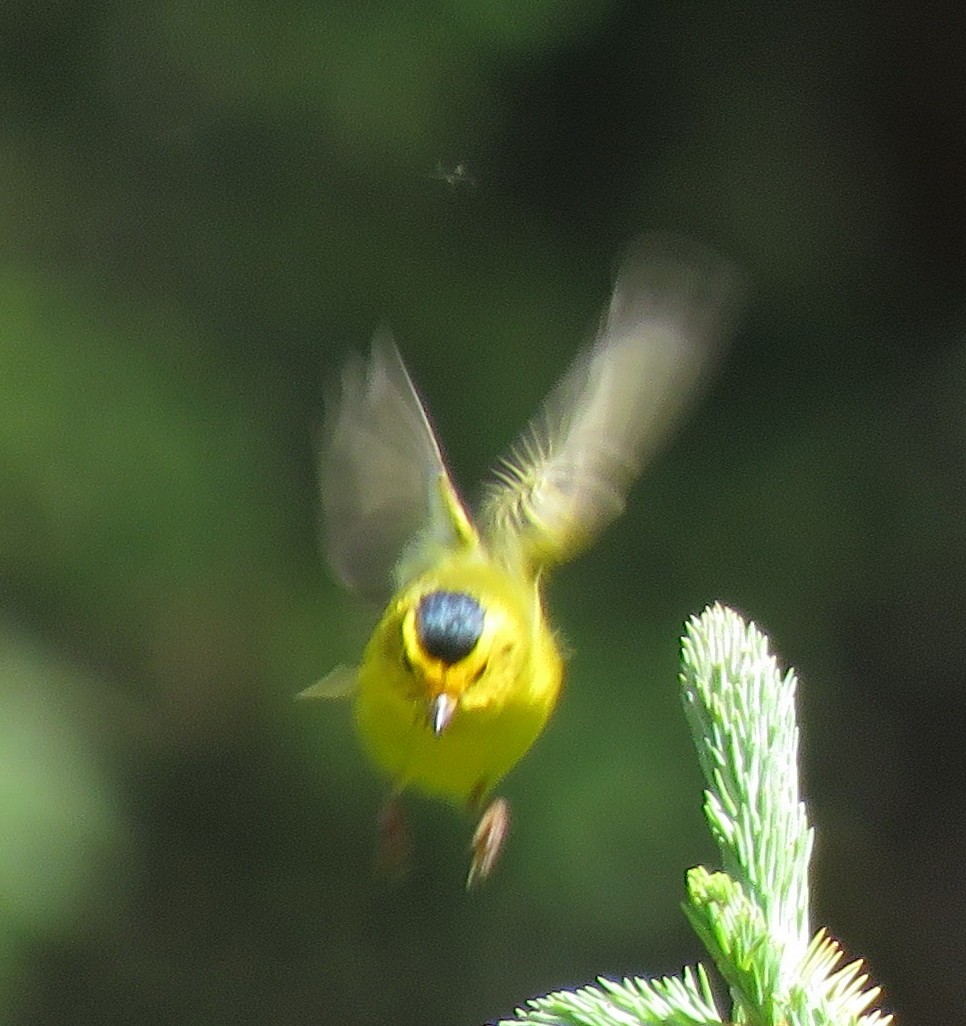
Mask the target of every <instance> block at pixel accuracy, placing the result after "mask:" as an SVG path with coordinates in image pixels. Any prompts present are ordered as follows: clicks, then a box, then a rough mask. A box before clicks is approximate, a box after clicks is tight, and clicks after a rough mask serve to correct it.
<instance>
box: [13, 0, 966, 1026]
mask: <svg viewBox="0 0 966 1026" xmlns="http://www.w3.org/2000/svg"><path fill="white" fill-rule="evenodd" d="M964 29H966V25H964V23H963V19H962V15H961V13H960V12H959V11H958V9H954V8H953V7H952V5H949V6H948V8H944V7H943V6H942V5H940V6H939V7H938V8H932V9H930V15H929V17H923V16H922V14H921V12H920V10H919V8H917V7H913V6H912V5H910V4H906V5H902V4H899V5H892V6H890V7H889V8H888V9H875V8H873V7H871V6H868V7H866V6H862V5H858V6H856V5H852V6H846V7H845V8H842V7H841V6H839V5H834V4H823V3H819V2H812V3H804V4H800V5H793V6H792V7H790V8H789V7H787V6H786V7H781V8H777V7H776V8H774V9H772V8H767V7H763V6H761V5H754V6H752V5H750V4H742V3H736V2H732V3H725V4H719V5H713V6H704V7H701V6H698V5H693V4H684V5H667V4H657V3H639V2H632V0H621V2H618V0H614V2H611V3H601V4H581V3H576V2H575V0H542V2H540V3H531V4H526V5H520V4H510V3H508V2H498V3H493V4H483V3H478V2H474V0H439V2H434V3H425V2H418V3H414V4H408V5H407V4H403V5H400V4H394V3H388V2H377V3H370V4H365V5H359V4H351V3H337V2H330V3H307V2H305V0H299V2H295V0H291V2H289V0H282V2H281V3H277V4H274V5H267V4H261V3H253V2H251V0H247V2H242V3H236V4H230V5H229V4H217V3H211V2H206V0H196V2H193V3H187V2H184V0H166V2H162V3H158V4H149V5H143V4H136V3H133V2H125V0H117V2H115V3H113V4H94V3H85V2H83V0H78V2H73V3H61V4H53V3H49V2H45V0H33V2H30V0H27V2H24V3H20V4H9V5H6V6H5V7H3V9H2V10H0V240H2V242H0V245H2V249H0V254H2V263H0V481H2V487H0V759H2V762H0V817H2V821H0V838H2V841H0V897H2V909H3V911H2V914H0V915H2V920H0V1018H2V1019H3V1020H4V1021H8V1022H20V1023H44V1024H45V1026H52V1024H57V1023H65V1024H66V1023H75V1022H79V1021H83V1022H102V1023H111V1024H114V1023H128V1022H145V1021H158V1022H179V1021H181V1022H197V1023H207V1022H232V1023H235V1024H242V1023H265V1022H280V1023H288V1024H297V1023H320V1022H338V1023H360V1024H366V1023H382V1022H412V1021H420V1022H432V1023H435V1022H439V1023H475V1022H480V1021H482V1020H483V1019H484V1018H486V1017H488V1016H490V1017H498V1016H499V1015H501V1014H505V1013H507V1012H508V1011H509V1010H510V1009H511V1008H512V1007H513V1006H514V1005H515V1004H516V1003H518V1002H519V1001H520V1000H521V999H523V998H524V997H526V996H527V995H530V994H535V993H541V992H546V991H548V990H550V989H553V988H556V987H560V986H565V985H570V984H578V983H581V982H583V981H586V980H588V979H590V978H592V977H593V976H594V975H596V974H597V973H599V972H606V973H608V974H614V975H617V974H621V973H625V972H646V973H660V972H665V971H667V972H673V971H676V970H677V968H678V967H679V965H680V964H681V963H682V962H684V961H686V960H688V959H691V958H693V957H694V956H695V954H696V950H695V948H694V945H693V942H692V941H691V940H690V939H689V938H688V934H687V930H686V927H685V924H684V921H683V918H682V917H681V915H680V913H679V910H678V901H679V899H680V897H681V894H682V881H683V876H682V874H683V870H684V869H685V868H686V867H687V866H690V865H693V864H695V863H697V862H699V861H702V860H703V861H708V860H709V857H710V852H709V848H708V845H707V842H706V839H704V837H703V835H702V831H701V823H700V815H699V787H700V784H699V775H698V772H697V767H696V766H693V765H692V762H691V756H690V753H689V751H688V742H687V732H686V728H685V725H684V722H683V718H682V717H681V715H680V712H679V710H678V709H677V705H676V702H677V698H676V689H675V686H674V674H675V666H676V646H677V636H678V633H679V628H680V624H681V622H682V621H683V620H684V619H685V617H686V616H687V615H689V614H690V613H692V612H694V611H696V610H697V609H699V608H701V607H702V606H703V605H705V604H706V603H707V602H708V601H711V600H713V599H722V600H724V601H727V602H729V603H732V604H734V605H736V606H737V607H739V608H741V609H742V610H744V611H745V612H747V613H748V614H749V615H751V616H753V617H754V618H755V619H756V620H757V621H758V622H760V623H761V624H762V625H763V627H764V628H765V629H767V630H768V631H769V633H771V634H772V636H773V637H774V638H775V639H776V643H777V644H778V645H779V646H780V648H781V650H782V651H783V652H784V653H785V654H786V656H787V658H788V659H789V661H790V662H792V663H794V664H795V665H796V666H797V667H798V668H799V670H800V671H801V676H802V679H803V685H802V693H801V694H802V698H801V701H802V719H803V725H804V752H805V766H804V772H805V782H806V793H807V794H808V796H809V800H810V805H811V810H812V819H813V820H814V821H815V823H816V825H817V829H818V837H819V844H818V856H817V870H818V873H817V879H816V901H817V905H818V907H817V908H816V918H817V920H819V921H823V922H828V923H829V924H830V925H831V926H832V928H833V930H835V931H837V932H838V933H839V934H840V935H841V936H842V938H843V940H844V941H845V943H846V945H847V947H848V948H849V949H850V950H851V951H854V952H855V953H856V954H862V955H865V956H867V957H868V958H869V959H870V961H871V965H872V969H873V971H874V973H875V975H876V977H877V978H879V979H880V980H881V981H882V982H883V984H884V985H885V986H886V988H887V993H888V994H889V996H890V999H891V1000H893V1001H894V1002H895V1006H896V1008H897V1009H898V1010H899V1011H900V1012H901V1013H903V1014H904V1015H906V1016H908V1018H909V1019H910V1021H913V1020H915V1021H918V1022H920V1023H927V1024H928V1023H930V1022H935V1023H939V1022H950V1021H956V1019H957V1018H961V1017H962V1015H963V1014H964V1013H966V988H964V986H963V983H962V981H961V974H959V973H958V972H956V971H951V970H953V969H954V967H958V965H959V963H960V961H961V960H962V954H963V953H962V951H961V949H962V945H963V942H962V939H961V931H960V930H959V922H960V920H961V918H962V914H963V911H964V910H963V908H962V906H963V900H962V898H961V897H960V895H959V894H958V893H957V892H956V891H955V890H951V889H950V887H949V881H950V880H951V879H956V869H957V867H958V866H959V865H960V864H961V863H962V862H963V860H964V859H966V829H964V825H963V823H962V821H961V817H957V816H955V815H954V814H951V813H950V810H952V809H955V808H956V807H957V806H958V804H959V800H960V799H961V798H962V797H963V792H964V790H966V773H964V772H963V767H964V765H966V763H964V761H963V759H962V755H961V753H962V735H963V730H964V727H966V704H964V692H963V686H962V685H963V672H962V666H963V665H964V663H966V652H964V641H963V639H964V632H963V630H962V624H961V619H962V617H961V612H962V609H963V604H964V598H966V594H964V592H966V565H964V563H966V560H964V556H966V537H964V536H966V516H964V512H966V510H964V503H963V488H962V482H963V475H964V471H966V465H964V464H966V457H964V453H966V444H964V443H966V417H964V409H966V406H964V394H966V350H964V344H963V315H964V310H963V295H962V281H963V273H964V257H966V243H964V240H966V231H964V214H966V191H964V190H963V187H962V174H961V172H962V167H963V145H964V143H963V140H964V139H966V132H964V125H963V123H962V122H963V111H964V110H966V104H964V102H963V101H964V99H966V97H964V96H963V92H964V81H966V80H964V78H963V76H962V72H961V54H962V50H963V45H964V43H966V37H964ZM459 163H465V164H466V165H467V167H468V168H469V169H470V171H471V175H472V178H473V180H474V182H475V184H470V183H468V182H467V183H456V184H455V185H450V184H447V183H446V182H445V181H443V180H442V179H441V178H440V177H439V175H438V173H437V169H438V168H439V167H443V168H449V167H455V166H456V165H457V164H459ZM648 228H669V229H673V230H677V231H684V232H690V233H693V234H695V235H698V236H700V237H702V238H705V239H707V240H709V241H711V242H712V243H715V244H716V245H718V246H719V247H720V248H722V249H724V250H725V251H727V252H729V253H730V254H732V255H733V256H734V258H735V259H736V260H738V261H739V262H740V263H741V264H742V265H743V266H744V267H745V268H746V270H747V273H748V275H749V278H750V279H751V281H752V282H753V283H754V293H753V301H752V303H751V305H750V308H749V310H748V313H747V316H746V319H745V322H744V326H743V329H742V331H741V333H740V335H739V337H738V339H737V340H736V343H735V346H734V349H733V353H732V357H731V360H730V362H729V364H728V366H727V367H726V368H725V369H724V371H723V373H722V374H721V376H720V378H719V380H718V381H717V382H716V385H715V389H714V391H713V393H712V394H711V395H709V397H708V398H707V401H706V402H705V403H704V404H703V405H702V406H701V408H700V409H699V410H697V411H696V412H695V415H694V417H693V418H692V420H691V422H690V423H689V425H688V426H687V427H686V428H684V429H683V430H682V431H681V432H680V433H679V435H678V437H677V438H676V439H675V441H674V443H673V445H672V446H671V447H670V448H669V450H668V451H666V452H665V453H664V454H663V455H662V456H661V458H660V459H659V460H658V461H657V463H656V465H655V466H654V467H653V468H652V469H651V471H650V473H649V475H648V478H647V481H646V482H645V483H644V484H643V485H642V486H641V487H640V488H639V489H638V490H636V491H635V493H634V495H633V496H632V499H631V503H630V508H629V510H628V513H627V515H626V516H625V517H624V518H623V519H622V520H621V521H620V522H619V524H618V525H617V526H616V527H614V528H613V529H612V530H611V531H610V532H609V533H608V534H607V536H606V537H605V538H604V539H603V540H602V542H601V543H600V545H598V546H597V548H596V549H595V550H594V551H593V552H592V553H590V554H588V555H587V556H586V557H585V558H584V559H583V560H582V561H581V562H580V563H579V564H577V565H575V566H573V567H570V568H567V569H566V570H565V571H563V572H561V574H560V576H559V578H558V579H557V580H556V581H554V582H553V587H552V589H551V592H552V594H551V612H552V614H553V615H554V618H555V621H556V622H557V623H558V624H559V628H560V630H561V632H562V634H563V635H564V637H565V638H566V639H567V642H568V644H569V646H570V648H571V651H572V657H571V660H570V668H569V674H568V684H567V688H566V691H565V695H564V700H563V703H562V705H561V708H560V710H559V713H558V715H557V716H556V719H555V722H554V724H553V725H552V729H550V730H549V731H548V732H547V735H546V736H545V737H544V738H543V739H542V740H541V743H540V744H539V745H538V746H537V748H536V749H535V750H534V752H533V753H532V754H531V755H530V756H528V757H527V759H526V760H525V761H524V762H523V763H522V764H521V766H520V767H519V769H518V770H517V771H516V772H515V773H514V774H513V775H512V776H511V778H510V779H509V780H508V782H507V787H506V793H507V794H508V795H509V796H510V797H511V799H512V800H513V802H514V809H515V821H514V832H513V835H512V838H511V842H510V846H509V850H508V852H507V857H506V861H505V863H504V864H503V865H501V867H500V871H499V873H498V874H497V876H496V878H495V879H494V880H493V882H492V886H490V887H488V888H487V889H486V890H484V891H483V892H482V893H481V894H479V895H474V896H472V897H471V898H467V896H466V895H465V894H463V892H462V890H461V878H462V874H463V871H464V868H465V867H464V863H465V854H464V847H465V844H466V842H467V839H468V832H469V829H470V823H469V822H468V821H466V820H465V819H464V818H463V817H462V816H460V815H459V814H456V813H451V812H450V811H449V810H447V809H445V808H444V809H437V808H436V807H435V806H432V805H426V804H423V803H420V802H418V801H415V802H414V803H413V812H414V832H415V836H416V841H417V848H418V850H417V863H416V868H415V871H414V873H413V875H412V876H411V878H410V879H408V880H407V881H406V882H404V883H403V884H401V885H400V886H398V887H396V888H386V887H383V886H380V885H378V884H376V883H374V882H373V881H372V880H371V879H370V877H369V875H368V871H367V869H368V865H369V860H370V858H371V841H372V834H373V821H374V817H375V813H376V810H377V808H378V805H379V801H380V793H381V792H380V782H379V781H377V780H375V779H373V777H372V775H371V773H370V770H369V767H368V766H367V765H366V764H365V763H364V762H363V760H362V758H361V757H360V755H359V753H358V751H357V749H356V745H355V741H354V739H353V736H352V730H351V723H350V718H349V712H348V710H347V709H345V708H344V707H341V706H332V707H328V706H321V707H313V708H311V709H310V708H306V707H304V706H296V705H295V704H294V703H293V702H292V696H293V695H294V694H295V693H296V692H297V691H298V690H300V689H301V688H302V687H304V686H305V685H306V684H307V683H309V682H311V681H312V680H313V679H315V678H316V677H317V676H318V675H319V674H320V673H322V672H324V671H325V670H327V669H328V668H329V667H331V666H332V665H333V664H335V663H337V662H340V661H351V660H353V659H354V658H355V657H356V655H357V653H358V651H359V648H360V646H361V645H362V644H363V642H364V640H365V637H366V633H367V628H368V626H369V625H370V624H371V618H372V616H373V613H372V611H369V610H365V609H362V608H361V607H360V606H359V605H358V604H357V603H356V602H354V601H353V600H352V599H351V598H349V597H348V596H345V595H343V594H342V593H341V592H340V591H339V589H338V588H337V587H336V586H335V585H334V584H333V583H332V582H331V581H330V580H329V578H328V577H327V576H326V574H325V571H324V568H323V567H322V566H321V564H320V560H319V556H318V551H317V545H316V533H317V526H316V521H317V512H316V496H315V484H314V477H315V470H314V465H313V463H314V455H313V434H314V432H315V430H316V429H317V426H318V423H319V420H320V418H321V415H322V396H323V390H324V384H325V382H326V381H327V380H331V378H332V377H333V375H335V374H336V373H337V372H338V367H339V365H340V364H341V361H342V359H343V357H344V354H345V353H346V351H347V350H348V349H349V348H351V347H356V348H359V347H361V346H363V345H365V344H366V341H367V338H368V336H369V334H370V333H371V330H372V328H373V326H374V325H375V324H376V323H378V322H379V321H380V320H381V319H383V318H387V319H388V320H389V321H390V323H391V324H392V325H393V328H394V330H395V332H396V334H397V337H398V338H399V341H400V345H401V347H402V349H403V351H404V352H405V354H406V357H407V361H408V362H409V363H410V365H411V367H412V370H413V372H414V375H415V377H416V379H417V381H418V383H419V385H420V387H421V390H422V392H423V393H424V395H425V396H426V398H427V400H428V403H429V406H430V409H431V410H432V412H433V415H434V418H435V420H436V422H437V426H438V427H439V430H440V434H441V437H442V438H443V440H444V442H445V444H446V446H447V448H448V452H449V455H450V457H451V463H452V465H453V468H454V470H455V472H456V476H457V477H458V479H460V480H461V481H462V482H463V483H464V485H467V486H470V485H471V483H472V482H473V481H475V480H477V479H478V478H479V477H480V475H481V474H482V473H483V472H484V471H485V468H486V466H487V465H488V463H489V462H490V461H491V460H492V458H493V457H494V456H495V455H496V454H497V453H498V452H499V451H500V450H501V449H502V448H503V447H504V446H505V445H506V444H507V443H508V441H509V440H510V439H511V438H512V437H513V435H514V434H515V432H516V431H517V430H518V429H519V427H520V426H522V424H523V423H524V422H525V420H526V418H527V417H528V416H529V415H530V413H531V412H532V410H533V409H534V408H535V406H536V404H537V402H538V401H539V399H540V398H541V397H542V395H543V394H544V392H545V391H546V390H547V389H548V388H549V386H550V385H551V383H552V382H553V380H554V378H555V376H556V375H557V374H559V373H560V372H561V371H562V370H563V369H564V368H565V367H566V365H567V364H568V362H569V360H570V357H571V356H572V354H573V352H574V350H575V349H576V348H577V346H578V345H579V344H580V342H581V341H582V339H583V338H585V337H586V335H587V333H588V329H589V327H590V326H591V325H592V324H593V323H594V320H595V318H596V316H597V311H598V309H599V307H600V305H601V303H602V302H603V301H604V298H605V297H606V295H607V292H608V287H609V280H610V274H611V272H612V270H613V269H614V267H615V266H616V262H617V260H618V259H619V256H620V253H621V251H622V248H623V246H624V244H625V243H626V241H627V240H628V239H629V238H630V237H631V236H633V235H634V234H636V233H637V232H639V231H642V230H645V229H648ZM467 490H468V491H471V489H469V488H468V489H467Z"/></svg>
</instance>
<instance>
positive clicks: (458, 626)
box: [416, 591, 483, 665]
mask: <svg viewBox="0 0 966 1026" xmlns="http://www.w3.org/2000/svg"><path fill="white" fill-rule="evenodd" d="M482 633H483V608H482V606H481V605H480V604H479V602H477V601H476V599H475V598H473V597H472V596H471V595H466V594H465V593H463V592H461V591H432V592H430V593H429V594H428V595H424V596H423V597H422V599H420V602H419V606H418V607H417V608H416V634H417V636H418V637H419V642H420V644H421V645H422V646H423V648H424V649H425V650H426V652H427V654H428V655H431V656H433V658H435V659H441V660H442V661H443V662H444V663H449V664H450V665H452V664H453V663H458V662H459V661H460V660H461V659H465V658H466V657H467V656H468V655H469V654H470V652H472V651H473V649H474V648H475V647H476V643H477V642H478V641H479V640H480V635H481V634H482Z"/></svg>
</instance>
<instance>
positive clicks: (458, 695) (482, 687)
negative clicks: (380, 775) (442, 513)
mask: <svg viewBox="0 0 966 1026" xmlns="http://www.w3.org/2000/svg"><path fill="white" fill-rule="evenodd" d="M561 675H562V662H561V658H560V655H559V652H558V651H557V646H556V643H555V642H554V639H553V635H552V633H551V632H550V630H549V628H548V627H547V625H546V622H545V621H544V618H543V613H542V610H541V608H540V602H539V595H538V593H537V590H536V588H535V587H534V586H533V585H532V583H531V585H530V586H529V587H527V586H526V585H523V584H521V582H519V580H517V579H515V578H514V577H513V576H512V575H509V574H507V573H505V572H503V571H502V570H500V568H499V567H497V566H495V565H493V564H492V563H488V562H485V561H481V560H480V559H479V555H478V554H477V553H471V554H468V558H460V557H456V558H455V559H452V560H449V561H447V562H446V563H445V564H444V565H442V566H440V567H436V568H434V570H433V571H432V572H430V573H428V574H426V575H424V576H423V577H421V578H419V579H418V580H417V581H415V582H414V583H413V584H412V585H411V586H410V587H408V588H406V589H404V590H403V591H402V592H401V593H400V594H399V595H398V596H397V597H396V598H395V599H394V600H393V602H391V603H390V606H389V608H388V609H387V611H386V614H385V615H384V616H383V619H382V621H381V622H380V624H379V626H378V627H377V628H376V630H375V632H374V634H373V637H372V640H371V641H370V643H369V645H368V646H367V648H366V652H365V655H364V658H363V661H362V665H361V667H360V670H359V680H358V691H357V698H356V720H357V723H358V727H359V732H360V734H361V736H362V739H363V741H364V743H365V744H366V747H367V748H368V750H369V752H370V754H371V755H372V757H373V758H374V759H375V761H376V762H378V763H379V764H381V765H382V766H383V768H384V769H385V770H386V771H387V772H388V773H389V774H390V775H391V776H392V777H393V778H395V779H396V780H397V781H404V782H405V783H406V784H415V785H416V786H419V787H421V788H422V789H423V790H428V791H430V792H433V793H440V794H446V795H449V796H450V797H452V798H455V799H457V800H459V801H466V800H469V799H471V798H472V797H473V796H474V795H481V794H484V793H486V791H487V790H489V788H490V787H491V786H492V784H494V783H495V782H496V781H497V780H499V779H500V777H502V776H503V774H504V773H506V772H507V770H509V768H510V767H511V766H512V765H513V764H514V763H515V762H516V761H517V760H518V759H519V758H520V756H521V755H522V754H523V752H525V751H526V749H527V748H529V746H530V745H531V744H532V743H533V741H534V740H536V738H537V736H538V735H539V733H540V730H541V729H542V727H543V725H544V723H545V722H546V719H547V717H548V716H549V714H550V711H551V710H552V708H553V705H554V703H555V701H556V698H557V693H558V691H559V688H560V679H561Z"/></svg>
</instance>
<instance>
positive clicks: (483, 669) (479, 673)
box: [470, 659, 490, 684]
mask: <svg viewBox="0 0 966 1026" xmlns="http://www.w3.org/2000/svg"><path fill="white" fill-rule="evenodd" d="M489 665H490V664H489V661H488V660H486V659H484V660H483V662H482V663H480V666H479V669H478V670H477V671H476V673H474V674H473V679H472V680H471V681H470V683H471V684H475V683H476V682H477V681H478V680H479V679H480V677H482V676H483V674H484V673H486V668H487V667H488V666H489Z"/></svg>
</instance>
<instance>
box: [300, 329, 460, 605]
mask: <svg viewBox="0 0 966 1026" xmlns="http://www.w3.org/2000/svg"><path fill="white" fill-rule="evenodd" d="M320 478H321V486H322V508H323V518H324V537H325V546H326V552H327V555H328V558H329V562H330V563H331V565H332V567H333V569H334V570H335V572H336V573H337V574H338V575H339V577H340V578H341V579H342V581H343V582H344V583H345V584H346V585H347V586H348V587H349V588H351V589H352V590H354V591H356V592H358V593H359V594H361V595H363V596H365V597H367V598H371V599H373V600H374V601H377V602H383V601H385V600H386V599H387V598H388V597H389V595H390V594H391V593H392V592H393V591H394V590H395V588H396V587H398V585H399V584H400V583H401V582H402V581H404V580H408V579H409V578H410V577H412V576H414V575H415V574H416V573H418V572H419V570H420V569H421V568H422V564H423V563H424V562H426V563H428V562H429V561H431V560H432V558H434V555H433V554H434V553H436V552H438V551H439V549H440V548H452V547H454V546H456V545H459V544H468V543H472V542H473V541H475V539H476V535H475V532H474V529H473V528H472V526H471V525H470V523H469V521H468V519H467V516H466V513H465V511H464V509H463V506H462V505H461V503H460V501H459V498H458V497H457V495H456V492H455V490H454V488H453V485H452V483H451V482H450V479H449V475H448V474H447V472H446V467H445V465H444V464H443V458H442V455H441V454H440V450H439V445H438V444H437V442H436V438H435V436H434V435H433V430H432V428H431V427H430V424H429V420H428V419H427V417H426V413H425V411H424V410H423V406H422V403H420V401H419V397H418V396H417V395H416V391H415V389H414V388H413V384H412V381H411V380H410V378H409V375H408V373H407V372H406V368H405V366H404V365H403V362H402V358H401V357H400V355H399V352H398V350H397V349H396V346H395V344H394V343H393V341H392V338H391V336H390V335H389V333H388V331H385V330H382V331H380V332H378V333H377V335H376V337H375V339H374V340H373V343H372V352H371V355H370V359H369V362H368V363H365V361H363V360H362V359H361V358H360V357H355V358H354V359H351V360H350V361H349V362H348V364H347V365H346V367H345V370H344V372H343V375H342V387H341V392H340V394H339V395H338V396H336V397H334V398H333V400H332V401H331V402H330V403H328V404H327V412H326V423H325V429H324V433H323V442H322V450H321V459H320Z"/></svg>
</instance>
